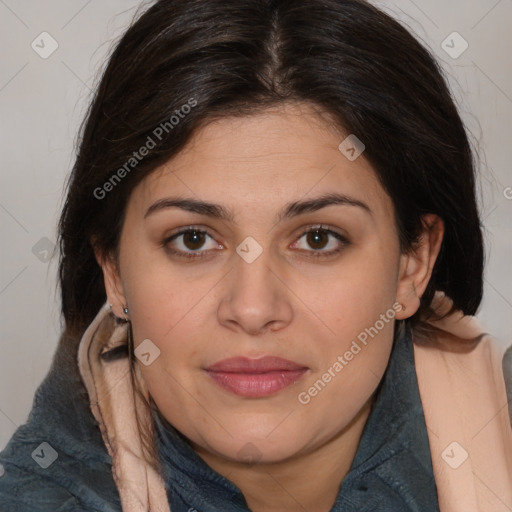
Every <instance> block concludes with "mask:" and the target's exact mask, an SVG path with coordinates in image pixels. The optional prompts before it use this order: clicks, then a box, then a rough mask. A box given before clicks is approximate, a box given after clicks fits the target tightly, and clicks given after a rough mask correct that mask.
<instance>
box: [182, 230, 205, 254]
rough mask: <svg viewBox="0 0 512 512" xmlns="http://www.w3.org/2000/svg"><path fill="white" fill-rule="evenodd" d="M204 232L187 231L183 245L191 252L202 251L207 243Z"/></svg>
mask: <svg viewBox="0 0 512 512" xmlns="http://www.w3.org/2000/svg"><path fill="white" fill-rule="evenodd" d="M204 235H205V233H204V231H195V230H194V231H187V232H186V233H184V234H183V245H185V246H186V247H187V249H190V250H192V251H193V250H197V249H200V248H201V247H202V246H203V244H204V241H205V236H204Z"/></svg>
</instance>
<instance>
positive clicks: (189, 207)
mask: <svg viewBox="0 0 512 512" xmlns="http://www.w3.org/2000/svg"><path fill="white" fill-rule="evenodd" d="M332 205H342V206H355V207H358V208H361V209H362V210H364V211H366V212H368V213H369V214H370V215H373V213H372V210H371V209H370V207H369V206H368V205H367V204H366V203H363V202H362V201H360V200H359V199H355V198H353V197H350V196H347V195H343V194H335V193H328V194H323V195H321V196H319V197H316V198H313V199H306V200H303V201H294V202H292V203H288V204H286V205H285V206H284V208H283V210H282V211H281V212H280V213H279V214H278V216H277V221H278V222H280V221H282V220H284V219H290V218H293V217H297V216H299V215H303V214H305V213H311V212H315V211H317V210H321V209H322V208H325V207H327V206H332ZM167 208H181V209H182V210H186V211H189V212H192V213H197V214H199V215H206V216H207V217H213V218H216V219H221V220H225V221H229V222H234V215H233V212H232V211H231V210H229V209H228V208H226V207H225V206H223V205H220V204H215V203H209V202H206V201H200V200H197V199H193V198H188V197H186V198H181V197H166V198H163V199H159V200H158V201H156V202H155V203H153V204H152V205H151V206H150V207H149V208H148V210H147V211H146V213H145V215H144V218H145V219H146V218H147V217H149V216H150V215H152V214H154V213H156V212H158V211H162V210H165V209H167Z"/></svg>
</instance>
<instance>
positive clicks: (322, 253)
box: [294, 226, 349, 257]
mask: <svg viewBox="0 0 512 512" xmlns="http://www.w3.org/2000/svg"><path fill="white" fill-rule="evenodd" d="M303 238H304V240H305V244H301V243H300V240H301V239H303ZM301 245H302V246H301ZM347 245H349V241H348V240H347V239H346V238H345V237H344V236H342V235H341V234H340V233H337V232H336V231H333V230H331V229H326V228H324V227H322V226H315V227H313V228H310V229H308V230H307V231H306V232H304V233H303V234H302V235H301V236H300V237H299V238H298V240H297V242H295V244H294V247H295V248H298V249H302V250H304V251H306V252H308V253H309V256H313V257H329V256H333V255H335V254H337V253H339V252H340V251H342V250H343V249H344V248H345V247H346V246H347ZM324 249H328V250H324Z"/></svg>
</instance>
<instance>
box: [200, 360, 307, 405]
mask: <svg viewBox="0 0 512 512" xmlns="http://www.w3.org/2000/svg"><path fill="white" fill-rule="evenodd" d="M308 369H309V368H308V367H306V366H303V365H300V364H298V363H295V362H293V361H288V360H287V359H282V358H280V357H273V356H266V357H262V358H259V359H249V358H247V357H233V358H230V359H224V360H222V361H219V362H218V363H215V364H214V365H212V366H209V367H208V368H206V369H205V370H206V372H207V373H208V375H209V376H210V377H211V378H212V379H213V381H214V382H215V383H216V384H217V385H219V386H220V387H221V388H223V389H225V390H227V391H230V392H231V393H234V394H236V395H239V396H244V397H249V398H261V397H266V396H270V395H273V394H275V393H277V392H278V391H281V390H282V389H284V388H287V387H288V386H290V385H292V384H294V383H295V382H297V381H298V380H299V379H300V378H301V377H302V376H303V375H304V374H305V373H306V372H307V371H308Z"/></svg>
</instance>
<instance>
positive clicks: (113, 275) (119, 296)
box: [91, 239, 127, 318]
mask: <svg viewBox="0 0 512 512" xmlns="http://www.w3.org/2000/svg"><path fill="white" fill-rule="evenodd" d="M91 244H92V247H93V249H94V256H95V258H96V261H97V262H98V265H99V266H100V267H101V270H102V271H103V282H104V284H105V291H106V293H107V300H108V302H109V304H110V305H111V306H112V311H113V313H114V315H116V316H117V317H118V318H125V317H126V315H125V313H124V312H123V309H124V308H125V307H126V304H127V301H126V297H125V293H124V288H123V284H122V280H121V274H120V272H119V264H118V262H117V261H116V260H115V258H114V256H113V255H106V254H104V253H103V251H101V250H100V249H99V248H98V246H97V245H96V244H95V241H94V239H91Z"/></svg>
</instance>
